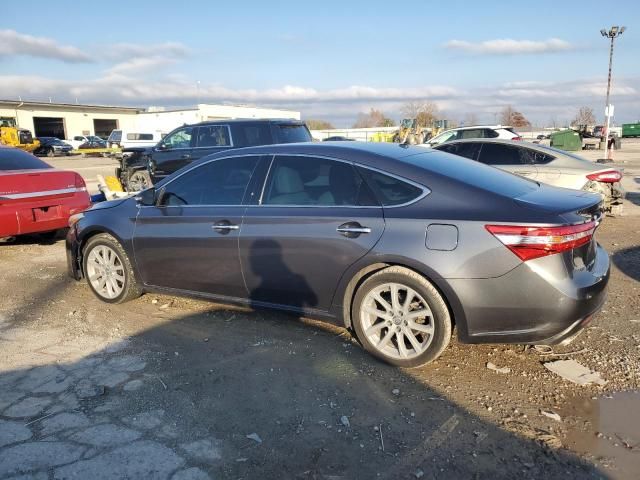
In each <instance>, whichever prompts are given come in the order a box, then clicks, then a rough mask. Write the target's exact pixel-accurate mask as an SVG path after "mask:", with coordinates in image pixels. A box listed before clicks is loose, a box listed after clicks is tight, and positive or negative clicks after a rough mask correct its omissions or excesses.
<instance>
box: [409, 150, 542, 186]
mask: <svg viewBox="0 0 640 480" xmlns="http://www.w3.org/2000/svg"><path fill="white" fill-rule="evenodd" d="M403 160H404V161H406V162H407V163H411V164H412V165H417V166H420V167H423V168H425V169H426V170H428V171H432V172H434V173H437V174H439V175H444V176H447V177H449V178H452V179H455V180H456V181H458V182H460V183H464V184H467V185H470V186H472V187H476V188H481V189H483V190H487V191H490V192H493V193H496V194H498V195H504V196H508V197H512V198H515V197H518V196H520V195H523V194H525V193H529V192H531V191H534V190H537V189H538V188H539V186H538V184H537V183H536V182H534V181H533V180H529V179H526V178H523V177H519V176H518V175H513V174H511V173H508V172H505V171H504V170H500V169H498V168H493V167H489V166H487V165H483V164H482V163H480V162H473V161H469V160H468V159H466V158H462V157H451V156H449V155H442V154H440V153H438V152H437V151H434V152H428V153H419V154H417V155H411V156H408V157H404V158H403ZM427 176H428V173H427Z"/></svg>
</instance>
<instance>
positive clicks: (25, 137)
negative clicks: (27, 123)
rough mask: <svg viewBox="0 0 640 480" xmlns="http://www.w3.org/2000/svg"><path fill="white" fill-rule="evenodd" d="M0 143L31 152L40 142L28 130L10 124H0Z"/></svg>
mask: <svg viewBox="0 0 640 480" xmlns="http://www.w3.org/2000/svg"><path fill="white" fill-rule="evenodd" d="M0 144H2V145H8V146H10V147H16V148H19V149H21V150H25V151H27V152H33V151H34V150H35V149H36V148H38V147H39V146H40V142H39V141H38V140H36V139H34V138H33V135H31V132H30V131H29V130H27V129H26V128H19V127H12V126H0Z"/></svg>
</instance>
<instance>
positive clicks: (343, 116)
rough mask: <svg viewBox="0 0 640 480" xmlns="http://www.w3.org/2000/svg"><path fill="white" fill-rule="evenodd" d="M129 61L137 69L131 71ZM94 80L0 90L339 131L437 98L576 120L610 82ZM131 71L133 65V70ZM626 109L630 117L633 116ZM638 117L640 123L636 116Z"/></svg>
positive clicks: (600, 99) (471, 107)
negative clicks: (321, 84)
mask: <svg viewBox="0 0 640 480" xmlns="http://www.w3.org/2000/svg"><path fill="white" fill-rule="evenodd" d="M125 63H130V64H131V65H128V66H126V67H125V66H124V64H125ZM120 65H121V67H120V69H119V71H118V69H112V71H109V72H107V73H106V74H105V75H104V76H102V77H100V78H97V79H94V80H84V81H80V80H54V79H50V78H46V77H41V76H19V75H14V76H2V75H0V92H2V97H4V98H18V97H19V96H20V97H22V98H23V99H29V100H46V99H48V97H52V99H53V101H54V102H56V101H57V102H74V101H75V100H76V98H77V99H78V101H79V102H81V103H98V104H111V105H132V106H139V107H145V106H147V105H165V106H171V107H179V106H191V105H193V104H195V103H196V102H197V101H198V99H199V100H200V101H202V102H209V103H225V102H230V103H242V104H256V105H262V106H270V107H276V108H277V107H280V108H290V109H296V110H300V111H301V112H302V115H303V117H305V118H313V117H320V118H325V119H328V120H332V121H334V122H335V124H336V125H338V126H346V125H350V124H351V123H353V121H354V120H355V118H356V117H357V115H358V112H362V111H366V110H368V109H369V108H371V107H373V108H378V109H381V110H382V111H384V112H385V113H386V114H387V115H389V116H391V117H392V118H396V119H398V118H400V116H401V114H400V110H401V105H402V104H403V103H404V102H407V101H410V100H425V99H428V100H431V101H435V102H436V104H437V105H438V107H439V108H440V110H441V111H443V112H444V114H443V115H444V116H445V117H446V118H450V119H454V120H460V119H463V118H464V117H465V115H466V114H467V113H474V114H476V115H477V116H478V118H479V121H481V122H489V123H492V122H493V121H494V119H495V117H494V114H495V113H496V112H499V111H500V110H501V109H502V108H503V107H504V106H506V105H512V106H513V107H514V108H516V109H518V110H519V111H522V112H523V113H524V114H525V116H527V117H528V118H529V119H530V120H532V121H533V122H541V123H545V122H548V121H549V119H550V118H551V117H554V118H557V119H559V120H565V119H566V120H569V119H571V118H573V116H574V115H575V112H576V111H577V109H578V108H579V107H581V106H585V105H586V106H590V107H592V108H594V109H595V111H596V112H599V111H601V110H602V108H601V106H602V104H603V103H604V93H605V90H606V85H605V84H604V83H603V82H602V81H600V80H589V79H587V80H576V81H573V82H557V83H554V82H544V83H542V82H511V83H505V84H502V85H490V86H487V87H485V88H474V89H469V90H460V89H456V88H452V87H448V86H438V85H427V86H422V87H415V88H391V87H386V88H378V87H370V86H364V85H356V86H349V87H344V88H337V89H327V90H322V89H317V88H311V87H306V86H296V85H285V86H282V87H280V88H271V89H234V88H229V87H225V86H223V85H215V84H206V83H202V84H201V85H200V88H199V89H198V88H197V87H196V83H195V81H192V80H190V79H189V78H187V77H185V76H183V75H167V76H156V75H153V76H143V75H140V72H141V71H143V70H144V69H145V68H147V69H149V68H154V67H157V66H158V65H157V64H154V63H153V62H152V61H151V60H149V59H142V60H137V61H136V60H132V61H131V62H122V63H121V64H120ZM129 67H130V68H129ZM638 84H640V82H639V79H638V78H618V80H616V82H614V84H613V86H612V95H613V102H614V103H616V102H617V105H618V108H616V114H617V118H616V120H617V121H625V120H624V118H625V117H626V116H627V117H630V118H627V120H628V121H631V120H635V114H636V112H637V110H638V108H640V91H639V90H638V88H637V85H638ZM625 112H626V113H625ZM632 116H633V118H631V117H632Z"/></svg>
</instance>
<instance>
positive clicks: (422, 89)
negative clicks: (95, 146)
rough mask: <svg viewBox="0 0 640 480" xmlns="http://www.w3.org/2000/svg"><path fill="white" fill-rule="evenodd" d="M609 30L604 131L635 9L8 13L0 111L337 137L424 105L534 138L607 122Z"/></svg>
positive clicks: (619, 114)
mask: <svg viewBox="0 0 640 480" xmlns="http://www.w3.org/2000/svg"><path fill="white" fill-rule="evenodd" d="M396 8H397V10H396ZM25 12H34V14H29V15H27V16H25ZM620 22H623V23H622V24H624V25H626V26H627V27H628V30H627V31H626V32H625V33H624V35H623V36H622V37H621V38H620V39H618V40H617V41H616V52H615V57H614V82H613V89H612V93H613V97H612V103H614V104H615V107H616V110H615V112H616V121H618V122H627V121H635V120H640V62H639V61H638V58H640V57H639V56H638V45H640V8H639V7H638V4H637V1H636V0H617V1H616V2H615V8H603V3H602V2H601V1H599V2H595V1H593V2H591V1H588V0H582V1H580V2H571V1H569V2H557V1H556V2H550V1H549V2H548V1H545V0H538V1H536V2H526V3H522V2H518V3H512V2H509V3H505V2H503V1H498V0H484V1H483V2H470V1H456V0H448V1H447V2H425V1H412V0H411V1H404V2H389V1H388V0H385V1H375V0H369V1H355V0H352V1H350V2H346V1H344V0H342V1H339V2H338V1H333V0H323V1H321V2H308V1H307V2H304V1H300V0H298V1H271V2H263V1H249V0H245V1H243V2H221V1H193V0H192V1H190V2H187V3H179V2H170V3H168V2H167V3H165V2H159V1H157V0H156V1H155V2H147V1H137V2H132V1H128V2H123V1H118V0H115V1H112V2H110V3H109V6H108V8H104V9H99V8H97V7H87V8H84V7H83V8H79V7H78V4H77V2H71V1H65V0H58V1H56V2H46V3H44V2H30V1H24V0H23V1H20V2H7V4H6V5H4V4H3V7H2V18H0V98H2V99H18V98H22V99H23V100H41V101H42V100H43V101H48V100H49V98H51V100H52V101H54V102H72V103H75V102H76V101H77V102H79V103H94V104H95V103H97V104H116V105H134V106H140V107H147V106H150V105H154V106H167V107H177V106H189V105H194V104H195V103H197V102H198V101H201V102H209V103H234V104H252V105H264V106H272V107H280V108H287V109H295V110H300V111H301V112H302V115H303V117H304V118H320V119H326V120H329V121H331V122H333V123H334V124H335V125H336V126H349V125H350V124H351V123H353V121H354V120H355V118H356V117H357V115H358V113H359V112H364V111H367V110H368V109H369V108H371V107H374V108H379V109H382V110H383V111H384V112H385V113H386V114H387V115H389V116H391V117H392V118H395V119H398V118H400V116H401V113H400V110H401V105H402V104H403V103H404V102H407V101H415V100H419V101H424V100H428V101H433V102H435V103H436V104H437V105H438V107H439V108H440V110H441V111H442V112H443V116H444V117H447V118H450V119H453V120H457V121H461V120H464V119H465V117H466V116H467V115H468V114H473V115H474V116H475V118H477V119H478V120H479V121H481V122H487V123H493V122H494V121H495V118H496V114H497V112H499V111H500V110H501V109H502V108H504V106H505V105H509V104H510V105H512V106H513V107H514V108H516V109H517V110H520V111H522V112H523V113H524V114H525V116H527V117H528V118H529V119H530V120H532V121H533V122H534V123H536V124H539V125H543V124H550V123H551V122H557V123H563V122H566V121H567V120H570V119H571V118H573V116H574V115H575V113H576V110H577V109H578V108H579V107H580V106H583V105H587V106H590V107H593V108H594V110H595V113H596V115H597V117H602V116H603V115H604V112H603V109H604V103H605V91H606V78H607V65H608V64H607V62H608V43H607V40H606V39H604V38H602V37H601V36H600V33H599V31H600V29H602V28H604V27H608V26H611V25H617V24H619V23H620Z"/></svg>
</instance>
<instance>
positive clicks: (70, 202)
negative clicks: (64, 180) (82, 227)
mask: <svg viewBox="0 0 640 480" xmlns="http://www.w3.org/2000/svg"><path fill="white" fill-rule="evenodd" d="M90 206H91V199H90V198H89V195H88V194H87V192H78V193H76V194H74V195H73V196H72V197H66V198H63V199H51V200H38V201H34V202H32V203H26V202H25V203H19V204H18V203H16V204H13V205H7V206H3V207H0V237H10V236H16V235H25V234H29V233H39V232H49V231H52V230H58V229H61V228H66V227H68V226H69V217H70V216H71V215H73V214H74V213H78V212H82V211H83V210H86V209H87V208H89V207H90Z"/></svg>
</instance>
